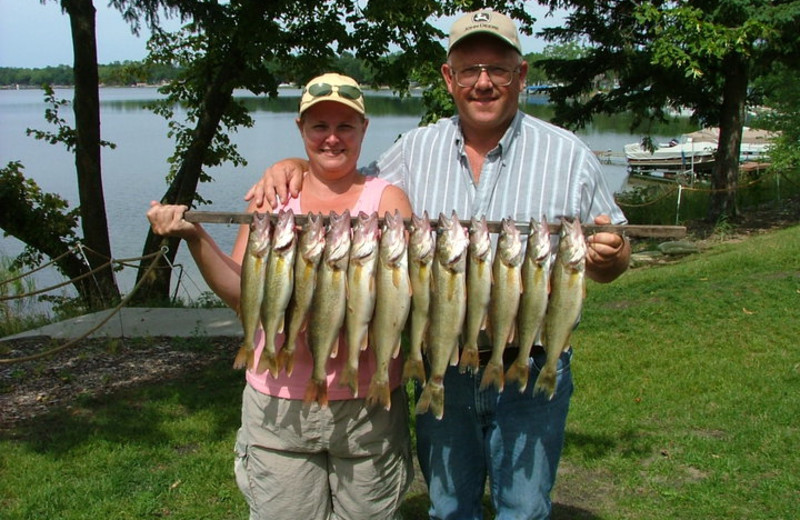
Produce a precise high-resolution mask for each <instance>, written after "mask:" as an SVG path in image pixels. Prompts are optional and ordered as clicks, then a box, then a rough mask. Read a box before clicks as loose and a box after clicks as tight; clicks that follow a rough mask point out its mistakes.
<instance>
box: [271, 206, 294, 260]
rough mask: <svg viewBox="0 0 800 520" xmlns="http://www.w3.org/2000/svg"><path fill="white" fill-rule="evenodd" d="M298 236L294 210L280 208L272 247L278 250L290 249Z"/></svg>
mask: <svg viewBox="0 0 800 520" xmlns="http://www.w3.org/2000/svg"><path fill="white" fill-rule="evenodd" d="M296 236H297V235H296V233H295V226H294V212H293V211H292V210H291V209H288V210H280V211H279V212H278V221H277V223H276V224H275V231H274V233H273V237H272V249H274V250H278V251H282V250H284V249H288V248H289V247H291V246H292V245H293V244H294V241H295V237H296Z"/></svg>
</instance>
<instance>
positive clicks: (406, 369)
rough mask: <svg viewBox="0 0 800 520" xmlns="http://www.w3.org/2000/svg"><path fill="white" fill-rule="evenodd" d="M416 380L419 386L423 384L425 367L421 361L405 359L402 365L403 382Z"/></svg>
mask: <svg viewBox="0 0 800 520" xmlns="http://www.w3.org/2000/svg"><path fill="white" fill-rule="evenodd" d="M410 379H416V380H417V381H419V382H420V384H423V385H424V384H425V365H423V363H422V361H421V360H414V359H407V360H406V362H405V364H404V365H403V381H408V380H410Z"/></svg>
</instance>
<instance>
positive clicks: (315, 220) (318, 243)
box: [298, 213, 325, 263]
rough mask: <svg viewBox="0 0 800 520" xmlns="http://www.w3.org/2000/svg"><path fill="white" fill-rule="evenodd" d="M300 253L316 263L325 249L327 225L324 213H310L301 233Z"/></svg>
mask: <svg viewBox="0 0 800 520" xmlns="http://www.w3.org/2000/svg"><path fill="white" fill-rule="evenodd" d="M298 247H299V249H300V255H301V256H302V257H303V258H305V259H306V260H308V261H310V262H312V263H316V261H317V260H319V258H320V257H321V256H322V251H323V249H325V226H324V225H323V224H322V215H321V214H319V213H309V214H308V215H307V216H306V223H305V225H304V226H303V230H302V232H301V233H300V245H299V246H298Z"/></svg>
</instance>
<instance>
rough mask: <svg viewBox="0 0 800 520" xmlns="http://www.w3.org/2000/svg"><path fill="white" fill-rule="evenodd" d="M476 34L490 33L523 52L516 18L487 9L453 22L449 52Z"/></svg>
mask: <svg viewBox="0 0 800 520" xmlns="http://www.w3.org/2000/svg"><path fill="white" fill-rule="evenodd" d="M474 34H488V35H490V36H494V37H496V38H499V39H500V40H502V41H503V42H505V43H507V44H508V45H510V46H512V47H513V48H514V49H515V50H516V51H517V52H518V53H520V54H522V45H520V43H519V33H517V26H516V24H515V23H514V20H512V19H511V18H509V17H508V16H506V15H504V14H501V13H498V12H496V11H491V10H487V9H481V10H479V11H473V12H471V13H467V14H465V15H463V16H462V17H461V18H459V19H458V20H456V21H455V22H453V25H452V27H450V41H449V42H448V44H447V54H450V51H452V50H453V47H454V46H455V45H456V44H457V43H458V42H460V41H461V40H463V39H464V38H466V37H468V36H472V35H474Z"/></svg>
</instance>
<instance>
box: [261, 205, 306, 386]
mask: <svg viewBox="0 0 800 520" xmlns="http://www.w3.org/2000/svg"><path fill="white" fill-rule="evenodd" d="M296 236H297V235H296V234H295V229H294V213H293V212H292V210H291V209H290V210H288V211H284V210H280V212H278V220H277V222H276V224H275V230H274V231H273V232H272V248H271V250H270V253H269V261H268V263H267V279H266V283H265V284H264V298H263V300H262V301H261V327H262V328H263V329H264V349H263V350H262V351H261V358H260V359H259V360H258V368H257V369H256V373H258V374H260V373H262V372H264V371H265V370H269V373H270V375H272V377H278V371H279V367H278V361H277V357H276V354H277V348H276V346H275V339H276V337H277V335H278V334H280V333H282V332H283V327H284V323H285V316H286V309H287V308H288V307H289V301H290V300H291V298H292V292H293V291H294V257H295V251H296V250H297V239H296Z"/></svg>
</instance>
